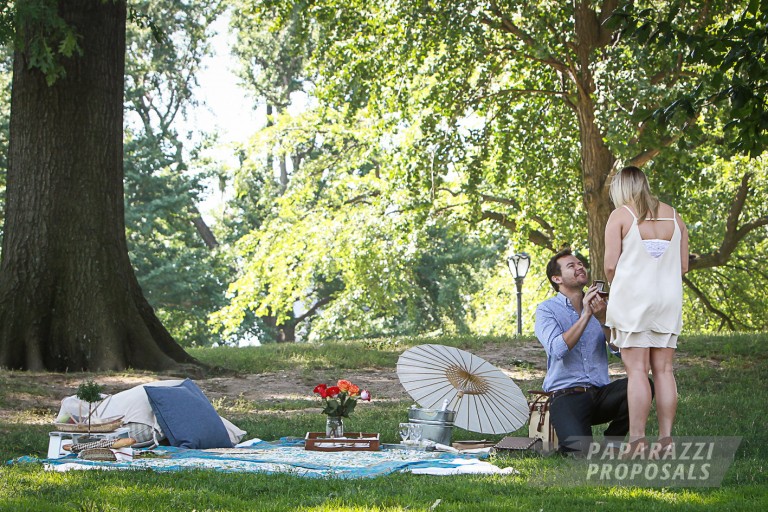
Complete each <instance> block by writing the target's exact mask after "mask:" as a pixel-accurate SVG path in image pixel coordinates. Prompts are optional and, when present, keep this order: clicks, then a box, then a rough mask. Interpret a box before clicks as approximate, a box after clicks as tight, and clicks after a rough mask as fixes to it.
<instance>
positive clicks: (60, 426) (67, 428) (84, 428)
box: [53, 416, 123, 434]
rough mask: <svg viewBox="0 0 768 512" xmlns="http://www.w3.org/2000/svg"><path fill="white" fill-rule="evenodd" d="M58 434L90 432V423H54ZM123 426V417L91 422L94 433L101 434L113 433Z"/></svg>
mask: <svg viewBox="0 0 768 512" xmlns="http://www.w3.org/2000/svg"><path fill="white" fill-rule="evenodd" d="M53 425H54V426H55V427H56V430H57V431H58V432H80V433H82V432H88V423H87V422H86V423H54V424H53ZM122 425H123V417H122V416H114V417H112V418H103V419H101V420H99V421H98V422H93V421H91V429H90V431H91V432H92V433H96V434H101V433H104V432H112V431H114V430H115V429H118V428H120V427H121V426H122Z"/></svg>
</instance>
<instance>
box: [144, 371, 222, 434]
mask: <svg viewBox="0 0 768 512" xmlns="http://www.w3.org/2000/svg"><path fill="white" fill-rule="evenodd" d="M144 391H146V393H147V397H148V398H149V404H150V405H151V406H152V411H154V413H155V417H156V418H157V423H158V424H159V425H160V428H162V429H163V433H164V434H165V435H166V437H168V442H170V443H171V446H178V447H180V448H197V449H205V448H232V441H230V439H229V433H227V428H226V427H225V426H224V423H222V421H221V418H220V417H219V415H218V414H217V413H216V409H214V408H213V406H212V405H211V402H209V401H208V398H206V396H205V395H204V394H203V392H202V390H201V389H200V388H199V387H197V384H195V383H194V382H192V381H191V380H189V379H186V380H184V382H182V383H181V384H179V385H177V386H144Z"/></svg>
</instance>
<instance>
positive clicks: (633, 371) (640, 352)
mask: <svg viewBox="0 0 768 512" xmlns="http://www.w3.org/2000/svg"><path fill="white" fill-rule="evenodd" d="M649 355H650V351H649V349H647V348H639V347H633V348H622V349H621V360H622V361H623V362H624V367H625V368H626V370H627V403H628V405H629V440H630V441H634V440H636V439H639V438H642V437H644V436H645V424H646V423H647V422H648V414H649V413H650V411H651V399H652V395H651V385H650V383H649V382H648V370H649V367H650V363H649ZM656 389H657V390H658V387H657V388H656ZM657 394H658V391H657Z"/></svg>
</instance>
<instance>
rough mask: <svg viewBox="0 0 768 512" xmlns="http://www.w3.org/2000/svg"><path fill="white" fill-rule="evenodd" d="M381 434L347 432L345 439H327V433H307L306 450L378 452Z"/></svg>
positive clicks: (305, 439)
mask: <svg viewBox="0 0 768 512" xmlns="http://www.w3.org/2000/svg"><path fill="white" fill-rule="evenodd" d="M379 447H380V444H379V434H374V433H371V432H345V433H344V437H334V438H330V437H325V432H307V436H306V437H305V438H304V449H305V450H311V451H316V452H377V451H379Z"/></svg>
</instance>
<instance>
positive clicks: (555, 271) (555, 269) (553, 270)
mask: <svg viewBox="0 0 768 512" xmlns="http://www.w3.org/2000/svg"><path fill="white" fill-rule="evenodd" d="M572 255H573V253H572V252H571V250H570V249H567V248H566V249H562V250H561V251H559V252H557V253H556V254H555V255H554V256H552V257H551V258H549V261H548V262H547V279H548V280H549V284H551V285H552V288H554V289H555V291H556V292H559V291H560V285H559V284H557V283H555V282H554V281H552V276H560V275H562V270H561V269H560V262H559V261H558V260H559V259H560V258H562V257H563V256H572Z"/></svg>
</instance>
